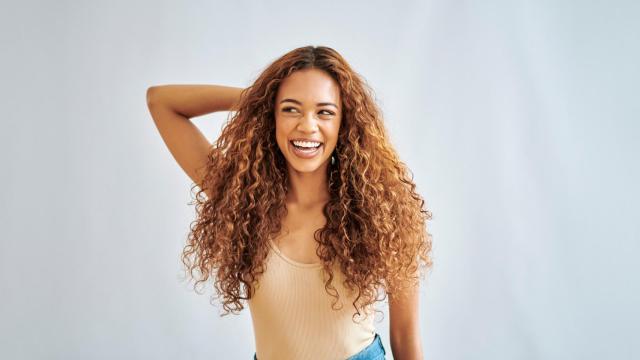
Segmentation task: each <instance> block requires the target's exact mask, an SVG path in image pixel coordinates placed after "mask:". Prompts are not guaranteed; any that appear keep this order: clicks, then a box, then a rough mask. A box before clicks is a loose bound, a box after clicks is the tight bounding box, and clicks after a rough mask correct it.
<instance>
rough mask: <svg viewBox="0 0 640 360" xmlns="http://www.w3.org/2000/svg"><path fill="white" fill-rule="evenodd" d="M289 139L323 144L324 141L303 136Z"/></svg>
mask: <svg viewBox="0 0 640 360" xmlns="http://www.w3.org/2000/svg"><path fill="white" fill-rule="evenodd" d="M289 141H290V142H291V141H309V142H319V143H320V144H324V142H322V141H320V140H314V139H305V138H295V139H289Z"/></svg>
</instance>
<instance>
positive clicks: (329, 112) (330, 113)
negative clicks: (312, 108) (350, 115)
mask: <svg viewBox="0 0 640 360" xmlns="http://www.w3.org/2000/svg"><path fill="white" fill-rule="evenodd" d="M320 111H321V112H322V111H326V112H327V113H328V114H323V115H335V114H334V113H333V112H331V111H329V110H320Z"/></svg>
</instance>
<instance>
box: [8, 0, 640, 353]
mask: <svg viewBox="0 0 640 360" xmlns="http://www.w3.org/2000/svg"><path fill="white" fill-rule="evenodd" d="M639 10H640V6H639V5H638V2H633V1H608V2H604V1H568V0H565V1H549V0H545V1H507V0H502V1H499V0H491V1H454V0H442V1H412V2H403V1H396V2H391V1H358V2H354V1H352V2H345V1H325V2H319V1H316V2H297V1H270V2H268V4H267V3H266V2H264V3H263V2H258V1H255V2H250V1H227V2H211V1H76V2H72V1H20V2H13V3H9V2H4V3H3V6H2V10H1V11H0V30H1V31H0V38H1V40H2V57H1V60H0V61H1V63H0V65H1V66H0V75H1V82H0V84H1V85H0V91H1V93H0V101H1V104H0V105H1V107H0V108H1V109H2V117H1V118H2V120H1V124H2V126H1V128H0V144H1V148H0V163H1V164H2V170H1V173H0V195H1V199H0V238H1V242H0V301H1V304H0V358H2V359H250V358H252V356H253V352H254V339H253V333H252V328H251V318H250V314H249V311H248V307H247V308H246V309H245V311H244V312H243V313H242V314H241V315H239V316H233V315H230V316H227V317H223V318H221V317H219V316H218V312H219V310H220V308H218V307H216V305H211V304H209V296H210V295H211V291H209V292H207V293H206V294H204V295H198V294H196V293H194V292H193V291H192V290H191V288H190V287H189V285H188V284H187V283H186V282H183V281H181V280H180V277H181V274H182V272H181V270H182V267H181V264H180V262H179V255H180V252H181V251H182V246H183V245H184V242H185V240H186V236H187V233H188V229H189V227H188V226H189V222H190V221H192V220H193V219H194V215H195V212H194V208H193V206H190V205H188V203H189V202H190V200H191V195H190V185H191V182H190V180H189V178H188V177H187V176H186V175H185V174H184V173H183V172H182V170H181V169H180V168H179V166H178V165H177V164H176V163H175V162H174V160H173V158H172V157H171V154H170V153H169V151H168V150H167V149H166V147H165V146H164V144H163V142H162V139H161V138H160V135H159V134H158V132H157V130H156V128H155V126H154V124H153V121H152V119H151V117H150V115H149V112H148V110H147V107H146V102H145V92H146V89H147V88H148V87H149V86H151V85H160V84H170V83H203V84H204V83H210V84H223V85H230V86H242V87H245V86H248V85H249V84H250V82H251V81H252V80H253V79H255V77H256V76H257V75H258V74H259V73H260V71H261V70H262V69H263V68H264V67H265V66H266V65H267V64H268V63H270V62H271V61H273V60H275V59H276V58H277V57H279V56H281V55H282V54H284V53H285V52H287V51H289V50H291V49H293V48H296V47H299V46H304V45H326V46H330V47H333V48H334V49H336V50H338V51H339V52H340V53H341V54H342V55H343V56H344V57H345V58H346V59H347V60H348V61H349V62H350V64H351V65H352V66H353V68H354V69H355V70H356V71H358V72H359V73H360V74H361V75H362V76H363V77H364V78H365V79H366V80H367V82H368V83H369V84H370V85H371V86H372V87H373V89H374V90H375V91H376V94H377V98H378V102H379V104H380V106H381V108H382V109H383V111H384V115H385V119H386V120H385V121H386V125H387V127H388V129H389V131H390V133H391V136H392V138H393V139H392V140H393V141H394V144H395V145H396V147H397V149H398V151H399V153H400V155H401V158H402V159H403V160H404V161H405V162H406V163H407V164H408V165H409V166H410V167H411V169H412V170H413V173H414V175H415V178H414V179H415V181H416V183H417V184H418V191H420V192H421V194H422V195H423V196H424V197H425V199H426V200H427V206H428V208H429V209H430V210H431V211H432V212H433V215H434V217H433V220H432V221H431V222H430V232H431V233H432V234H433V241H434V250H433V251H434V252H433V256H434V268H433V270H432V272H431V274H430V276H429V278H428V279H427V280H426V281H425V282H423V286H422V291H421V307H420V313H419V316H420V319H421V324H422V327H421V329H422V344H423V349H424V352H425V359H428V360H430V359H433V360H436V359H446V360H457V359H492V360H499V359H505V360H507V359H545V360H547V359H581V360H586V359H633V358H635V359H637V358H639V357H640V352H639V351H638V345H637V335H638V333H639V332H640V326H639V325H638V324H639V321H640V316H639V310H638V305H639V304H640V282H639V281H638V256H639V255H638V254H639V253H640V251H639V250H640V245H639V243H638V240H639V237H640V236H639V231H638V228H639V225H638V223H639V220H638V218H639V216H638V215H639V211H638V200H640V199H639V195H640V191H638V184H640V172H639V166H638V164H639V161H638V154H639V152H640V151H639V150H640V146H639V145H638V143H639V141H638V136H639V135H640V134H639V133H640V131H639V130H640V126H639V125H638V120H640V116H639V113H640V111H639V110H640V105H639V104H640V101H639V97H638V94H639V86H638V84H639V80H640V76H639V75H640V74H639V72H640V71H639V66H638V64H640V50H639V44H640V36H639V32H640V31H639V30H640V26H639V25H638V18H639V16H640V11H639ZM225 118H226V113H217V114H212V115H207V116H204V117H199V118H195V119H193V120H194V122H195V123H196V124H197V125H198V126H199V127H200V128H201V129H202V130H203V132H205V133H206V135H207V137H208V138H209V139H211V140H213V139H215V138H216V137H217V136H218V134H219V132H220V127H221V125H222V122H223V121H224V120H225ZM209 289H210V288H209ZM381 310H384V311H385V312H386V310H387V309H386V307H383V308H381ZM377 326H378V332H379V333H380V334H381V335H382V338H383V343H384V345H385V347H386V349H387V354H388V358H389V359H390V358H391V349H390V344H389V336H388V315H385V318H384V321H383V322H382V323H380V324H378V325H377Z"/></svg>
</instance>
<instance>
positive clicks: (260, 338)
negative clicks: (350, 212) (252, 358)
mask: <svg viewBox="0 0 640 360" xmlns="http://www.w3.org/2000/svg"><path fill="white" fill-rule="evenodd" d="M269 247H270V251H269V254H268V255H267V258H266V264H265V272H264V273H263V274H261V275H260V277H259V279H258V281H257V284H256V288H255V292H254V294H253V297H252V298H251V299H249V300H248V304H249V309H250V312H251V318H252V322H253V329H254V336H255V343H256V351H255V352H256V357H257V359H258V360H276V359H277V360H283V359H284V360H286V359H303V360H304V359H317V360H322V359H327V360H336V359H347V358H348V357H350V356H352V355H354V354H356V353H358V352H359V351H360V350H362V349H364V348H365V347H367V345H369V344H370V343H371V342H372V341H373V340H374V337H375V333H376V332H375V327H374V322H373V320H374V313H373V311H372V310H371V309H372V306H371V305H370V306H369V307H368V308H367V309H368V311H367V312H364V311H363V310H360V313H361V315H356V316H355V317H354V319H355V321H358V323H356V322H354V320H352V315H353V314H354V312H355V308H354V307H353V305H352V302H353V300H355V298H356V297H357V291H355V290H354V291H353V293H351V294H350V292H349V290H348V289H347V288H346V287H344V286H343V284H342V281H343V280H344V275H343V273H342V272H341V271H340V270H339V267H337V265H334V270H333V274H334V278H333V280H332V282H333V286H334V287H335V288H336V290H337V291H338V293H339V294H340V299H339V300H338V302H337V303H336V304H335V305H334V307H335V308H336V309H339V310H334V309H332V308H331V304H332V302H333V301H335V297H333V296H331V295H329V294H328V293H327V292H326V291H325V288H324V281H323V273H322V264H320V263H315V264H304V263H300V262H297V261H294V260H293V259H290V258H288V257H287V256H286V255H284V254H283V253H282V252H281V251H280V249H278V247H277V245H276V244H275V243H273V242H272V241H271V240H269ZM341 305H342V307H341ZM363 319H364V320H363Z"/></svg>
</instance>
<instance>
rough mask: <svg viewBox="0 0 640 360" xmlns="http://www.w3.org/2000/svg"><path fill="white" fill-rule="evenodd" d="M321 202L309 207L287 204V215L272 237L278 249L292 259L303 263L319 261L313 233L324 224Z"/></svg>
mask: <svg viewBox="0 0 640 360" xmlns="http://www.w3.org/2000/svg"><path fill="white" fill-rule="evenodd" d="M322 208H323V204H319V205H314V206H313V207H309V208H301V207H300V206H296V205H292V204H287V215H286V216H285V217H284V218H283V219H282V230H281V232H280V234H278V235H277V236H276V238H275V239H274V243H276V245H277V246H278V248H279V249H280V251H281V252H282V253H283V254H284V255H285V256H287V257H289V258H290V259H292V260H295V261H297V262H300V263H304V264H316V263H320V258H319V257H318V255H317V254H316V249H317V247H318V243H317V242H316V240H315V239H314V237H313V234H314V232H315V231H317V230H318V229H321V228H322V227H323V226H324V225H325V224H326V218H325V217H324V214H323V213H322Z"/></svg>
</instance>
